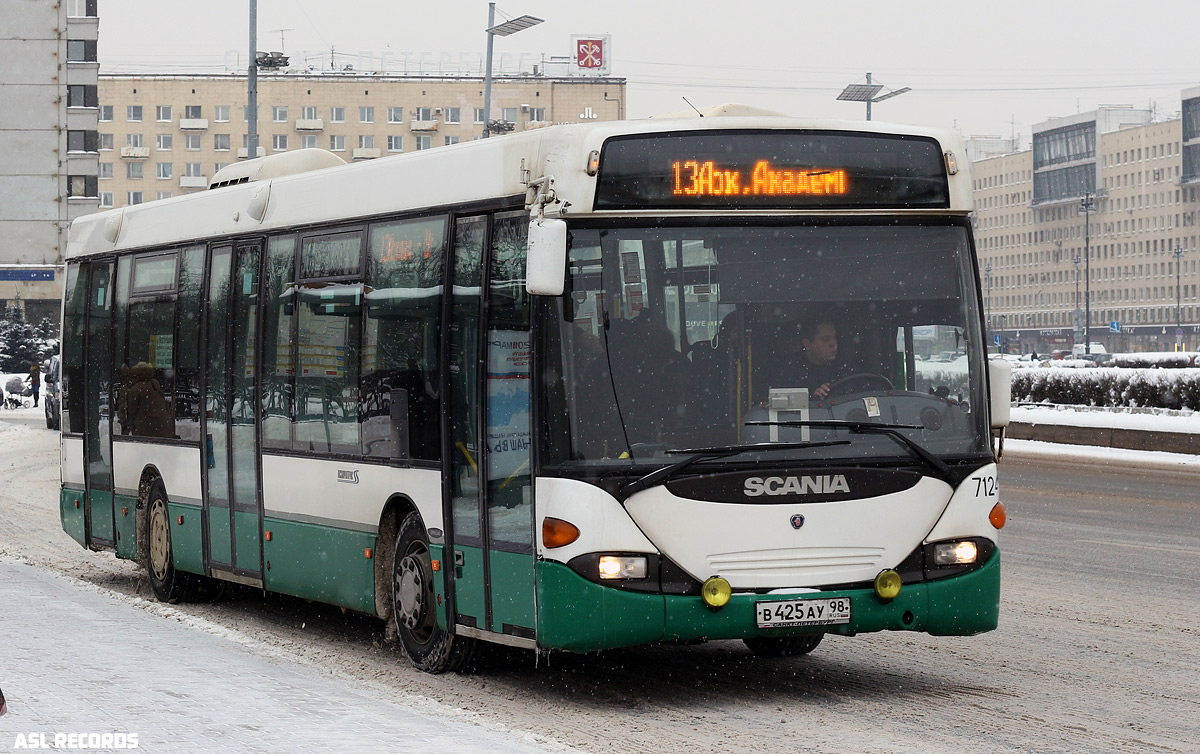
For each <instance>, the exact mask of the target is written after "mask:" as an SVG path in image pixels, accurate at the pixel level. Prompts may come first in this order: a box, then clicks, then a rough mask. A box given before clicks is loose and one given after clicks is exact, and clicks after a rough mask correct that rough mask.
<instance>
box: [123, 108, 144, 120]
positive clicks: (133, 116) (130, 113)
mask: <svg viewBox="0 0 1200 754" xmlns="http://www.w3.org/2000/svg"><path fill="white" fill-rule="evenodd" d="M125 120H126V122H128V123H141V122H142V106H141V105H128V106H126V108H125Z"/></svg>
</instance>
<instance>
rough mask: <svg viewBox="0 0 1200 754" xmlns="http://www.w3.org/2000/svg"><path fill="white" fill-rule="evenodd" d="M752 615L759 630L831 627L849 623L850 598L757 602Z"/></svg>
mask: <svg viewBox="0 0 1200 754" xmlns="http://www.w3.org/2000/svg"><path fill="white" fill-rule="evenodd" d="M754 614H755V618H756V619H757V620H758V627H759V628H783V627H785V626H832V625H837V624H839V623H849V622H850V598H849V597H834V598H832V599H825V600H783V601H780V602H759V603H758V604H757V605H755V606H754Z"/></svg>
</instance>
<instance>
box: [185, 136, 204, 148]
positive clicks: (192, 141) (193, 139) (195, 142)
mask: <svg viewBox="0 0 1200 754" xmlns="http://www.w3.org/2000/svg"><path fill="white" fill-rule="evenodd" d="M183 147H184V149H187V150H188V151H190V152H198V151H200V134H184V135H183Z"/></svg>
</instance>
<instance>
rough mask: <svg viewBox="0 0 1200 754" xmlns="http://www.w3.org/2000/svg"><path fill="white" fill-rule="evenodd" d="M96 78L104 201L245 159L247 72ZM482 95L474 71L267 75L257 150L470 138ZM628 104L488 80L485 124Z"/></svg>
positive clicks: (607, 111) (406, 147)
mask: <svg viewBox="0 0 1200 754" xmlns="http://www.w3.org/2000/svg"><path fill="white" fill-rule="evenodd" d="M99 85H100V103H99V154H100V160H99V168H98V175H99V179H98V180H99V187H98V196H99V203H100V206H101V207H103V208H109V207H123V206H128V205H131V204H140V203H142V202H146V201H153V200H155V199H164V198H168V197H171V196H177V195H179V194H182V193H187V192H190V191H202V190H205V189H207V188H208V182H209V179H210V178H211V177H212V175H213V173H215V172H216V171H217V170H220V169H221V168H222V167H224V166H226V165H228V164H230V163H232V162H235V161H237V160H239V159H245V158H247V157H248V156H250V155H249V146H248V133H249V129H248V122H247V119H246V89H247V87H246V78H245V76H243V75H202V76H201V75H195V76H148V75H103V76H101V77H100V81H99ZM483 98H484V82H483V79H482V78H480V77H478V76H474V77H470V76H464V77H436V78H435V77H431V76H392V75H354V74H342V73H278V74H263V73H260V74H259V76H258V125H257V133H258V150H257V155H258V156H264V155H269V154H274V153H278V152H286V151H290V150H296V149H305V148H312V147H317V148H320V149H326V150H329V151H331V152H333V153H334V154H337V155H339V156H340V157H342V158H343V159H345V160H346V161H347V162H350V161H353V160H370V159H378V158H381V157H387V156H389V155H395V154H401V153H403V152H411V151H415V150H420V149H433V148H436V147H441V146H445V145H449V144H456V143H458V142H460V141H470V140H472V139H477V138H480V137H481V136H482V135H483V132H484V115H483ZM624 111H625V80H624V79H620V78H610V77H595V78H583V77H567V76H564V77H558V78H556V77H547V76H537V75H526V76H505V77H501V78H497V79H494V80H493V82H492V117H491V119H490V120H492V121H500V122H501V123H502V124H503V125H502V128H505V129H508V130H516V131H520V130H524V129H528V128H538V127H542V126H545V125H549V124H552V123H574V122H581V121H585V120H617V119H619V118H620V117H621V114H622V113H623V112H624ZM492 138H503V135H502V134H494V135H493V136H492Z"/></svg>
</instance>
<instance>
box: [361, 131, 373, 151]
mask: <svg viewBox="0 0 1200 754" xmlns="http://www.w3.org/2000/svg"><path fill="white" fill-rule="evenodd" d="M358 148H359V149H374V148H375V137H374V136H373V135H371V134H359V135H358Z"/></svg>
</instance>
